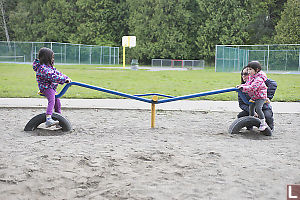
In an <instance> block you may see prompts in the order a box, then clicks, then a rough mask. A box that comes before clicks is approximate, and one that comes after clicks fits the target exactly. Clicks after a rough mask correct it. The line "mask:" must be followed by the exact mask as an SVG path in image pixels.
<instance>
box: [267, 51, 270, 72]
mask: <svg viewBox="0 0 300 200" xmlns="http://www.w3.org/2000/svg"><path fill="white" fill-rule="evenodd" d="M269 58H270V45H268V57H267V72H269Z"/></svg>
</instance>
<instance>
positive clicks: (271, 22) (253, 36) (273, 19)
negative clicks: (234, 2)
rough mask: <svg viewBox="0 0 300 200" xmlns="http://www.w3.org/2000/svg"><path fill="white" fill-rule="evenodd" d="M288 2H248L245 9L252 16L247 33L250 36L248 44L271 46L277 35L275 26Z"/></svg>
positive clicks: (254, 0)
mask: <svg viewBox="0 0 300 200" xmlns="http://www.w3.org/2000/svg"><path fill="white" fill-rule="evenodd" d="M285 2H286V0H263V1H262V0H252V1H246V3H245V9H246V10H247V13H249V14H250V15H249V16H250V22H249V24H247V31H248V33H249V35H250V38H249V41H248V44H265V43H267V44H269V43H274V42H273V41H272V39H273V37H274V34H275V26H276V24H277V23H278V21H279V19H280V13H281V12H282V10H283V5H284V3H285Z"/></svg>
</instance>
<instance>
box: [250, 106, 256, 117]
mask: <svg viewBox="0 0 300 200" xmlns="http://www.w3.org/2000/svg"><path fill="white" fill-rule="evenodd" d="M254 109H255V103H251V104H249V116H254Z"/></svg>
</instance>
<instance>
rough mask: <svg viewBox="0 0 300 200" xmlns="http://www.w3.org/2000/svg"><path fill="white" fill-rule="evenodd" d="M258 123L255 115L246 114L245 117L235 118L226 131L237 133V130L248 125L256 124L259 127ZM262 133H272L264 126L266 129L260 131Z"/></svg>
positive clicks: (269, 134)
mask: <svg viewBox="0 0 300 200" xmlns="http://www.w3.org/2000/svg"><path fill="white" fill-rule="evenodd" d="M259 125H260V120H259V119H258V118H256V117H251V116H246V117H241V118H238V119H236V120H235V121H234V122H233V123H232V124H231V125H230V126H229V129H228V132H229V133H230V134H238V133H239V131H240V130H241V129H242V128H244V127H247V126H248V127H249V126H256V127H259ZM262 133H263V134H264V135H266V136H271V135H272V130H271V129H270V127H268V128H266V130H264V131H262Z"/></svg>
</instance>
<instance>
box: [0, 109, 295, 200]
mask: <svg viewBox="0 0 300 200" xmlns="http://www.w3.org/2000/svg"><path fill="white" fill-rule="evenodd" d="M0 111H1V112H0V123H1V126H0V132H1V134H0V199H6V200H9V199H139V200H140V199H285V198H286V185H287V184H300V182H299V180H300V169H299V164H300V156H299V150H300V145H299V141H300V124H299V121H300V114H275V132H274V135H273V136H272V137H267V136H263V135H261V134H259V133H258V132H255V131H252V132H249V131H243V133H241V134H238V135H229V134H228V133H227V129H228V127H229V125H230V124H231V123H232V122H233V121H234V119H235V118H236V114H237V113H228V112H223V113H220V112H190V111H182V112H181V111H157V116H156V128H154V129H151V128H150V111H145V110H105V109H99V110H96V109H68V110H65V111H64V112H63V115H64V116H66V117H67V118H68V119H69V120H70V121H71V123H72V126H73V130H72V131H71V132H69V133H63V132H61V131H53V130H52V131H47V130H44V129H39V130H37V131H34V132H24V131H23V129H24V127H25V124H26V123H27V122H28V121H29V120H30V119H31V118H32V117H33V116H35V115H37V114H40V113H42V112H43V111H44V110H39V109H38V110H32V109H0Z"/></svg>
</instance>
